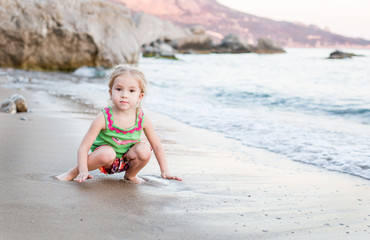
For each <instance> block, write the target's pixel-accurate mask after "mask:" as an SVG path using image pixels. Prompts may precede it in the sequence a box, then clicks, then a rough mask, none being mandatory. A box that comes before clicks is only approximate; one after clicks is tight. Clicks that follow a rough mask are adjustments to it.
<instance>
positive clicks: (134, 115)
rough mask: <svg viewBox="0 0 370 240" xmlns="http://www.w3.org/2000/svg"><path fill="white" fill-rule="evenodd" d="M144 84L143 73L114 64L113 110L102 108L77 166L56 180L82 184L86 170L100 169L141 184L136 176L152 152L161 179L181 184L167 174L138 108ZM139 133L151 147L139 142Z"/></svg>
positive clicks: (151, 131) (150, 127) (160, 149)
mask: <svg viewBox="0 0 370 240" xmlns="http://www.w3.org/2000/svg"><path fill="white" fill-rule="evenodd" d="M146 85H147V82H146V79H145V76H144V74H143V73H142V72H141V71H139V70H138V69H136V68H132V67H129V66H126V65H117V66H116V67H115V68H113V69H112V71H111V73H110V75H109V94H110V97H111V100H112V103H113V104H112V107H106V108H104V109H102V112H101V113H99V114H98V116H97V117H96V118H95V119H94V121H93V122H92V124H91V126H90V129H89V130H88V132H87V133H86V135H85V137H84V138H83V140H82V142H81V145H80V147H79V149H78V165H77V166H76V167H75V168H73V169H71V170H69V171H68V172H66V173H64V174H61V175H59V176H57V179H59V180H62V181H72V180H73V179H75V178H76V181H78V182H83V181H85V180H86V179H90V178H92V176H91V175H90V174H89V171H91V170H94V169H97V168H99V169H100V171H101V172H103V173H105V174H113V173H117V172H123V171H126V173H125V176H124V179H125V180H128V181H131V182H134V183H137V184H141V183H143V182H144V180H143V179H141V178H139V177H138V176H137V174H138V172H139V171H140V170H141V169H142V168H143V167H144V166H145V165H146V164H147V163H148V161H149V159H150V157H151V150H152V149H153V151H154V154H155V156H156V158H157V160H158V164H159V167H160V170H161V176H162V178H165V179H175V180H179V181H181V178H179V177H176V176H173V175H171V174H170V173H169V170H168V166H167V161H166V157H165V154H164V150H163V147H162V145H161V143H160V141H159V138H158V137H157V135H156V133H155V131H154V127H153V125H152V122H151V121H150V119H149V118H148V117H147V116H146V115H145V114H144V112H143V111H142V109H141V108H140V102H141V100H142V99H143V97H144V94H145V93H146ZM142 131H144V133H145V136H146V137H147V139H148V141H149V143H150V146H149V145H148V144H145V143H141V142H140V136H141V132H142ZM89 150H91V153H90V154H88V152H89Z"/></svg>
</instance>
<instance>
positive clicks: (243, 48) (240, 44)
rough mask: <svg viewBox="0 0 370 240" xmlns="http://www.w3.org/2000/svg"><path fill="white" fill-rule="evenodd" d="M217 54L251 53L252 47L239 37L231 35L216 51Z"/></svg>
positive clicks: (225, 38)
mask: <svg viewBox="0 0 370 240" xmlns="http://www.w3.org/2000/svg"><path fill="white" fill-rule="evenodd" d="M214 52H216V53H250V52H251V46H250V45H249V44H248V42H247V41H246V40H245V39H244V38H242V37H241V36H239V35H235V34H229V35H227V36H226V37H224V39H223V40H222V42H221V44H220V45H218V46H216V47H215V49H214Z"/></svg>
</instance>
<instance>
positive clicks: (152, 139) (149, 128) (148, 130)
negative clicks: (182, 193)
mask: <svg viewBox="0 0 370 240" xmlns="http://www.w3.org/2000/svg"><path fill="white" fill-rule="evenodd" d="M144 133H145V136H146V138H147V139H148V141H149V143H150V145H151V146H152V148H153V151H154V155H155V157H156V158H157V161H158V164H159V168H160V169H161V176H162V178H165V179H175V180H178V181H181V180H182V179H181V178H179V177H176V176H172V175H171V174H170V172H169V170H168V164H167V159H166V155H165V153H164V149H163V147H162V144H161V142H160V140H159V138H158V136H157V134H156V133H155V131H154V127H153V124H152V122H151V121H150V119H149V118H148V117H147V116H145V121H144Z"/></svg>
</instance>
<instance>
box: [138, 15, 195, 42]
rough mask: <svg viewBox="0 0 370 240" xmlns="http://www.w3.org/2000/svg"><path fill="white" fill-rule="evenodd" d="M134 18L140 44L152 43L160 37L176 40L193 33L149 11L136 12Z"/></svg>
mask: <svg viewBox="0 0 370 240" xmlns="http://www.w3.org/2000/svg"><path fill="white" fill-rule="evenodd" d="M133 20H134V22H135V25H136V29H137V30H136V31H137V36H138V39H139V42H140V45H143V44H150V43H151V42H154V41H157V40H158V39H159V40H175V39H180V38H185V37H187V36H190V35H191V32H190V30H189V29H183V28H181V27H178V26H176V25H174V24H173V23H171V22H168V21H165V20H161V19H159V18H157V17H155V16H153V15H150V14H147V13H136V14H134V16H133Z"/></svg>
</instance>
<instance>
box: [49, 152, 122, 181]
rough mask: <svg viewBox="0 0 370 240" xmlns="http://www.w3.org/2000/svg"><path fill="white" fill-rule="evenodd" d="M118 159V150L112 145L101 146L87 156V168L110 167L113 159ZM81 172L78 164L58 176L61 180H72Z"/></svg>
mask: <svg viewBox="0 0 370 240" xmlns="http://www.w3.org/2000/svg"><path fill="white" fill-rule="evenodd" d="M115 159H116V152H115V151H114V149H113V148H112V147H110V146H101V147H99V149H96V150H95V151H94V152H92V153H90V154H89V156H88V157H87V168H88V170H89V171H92V170H95V169H97V168H98V167H101V166H103V167H105V168H110V166H111V165H112V163H113V161H114V160H115ZM78 174H79V171H78V166H76V167H75V168H73V169H71V170H69V171H68V172H66V173H63V174H61V175H58V176H56V178H57V179H58V180H61V181H72V180H73V179H75V178H76V177H77V175H78Z"/></svg>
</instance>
